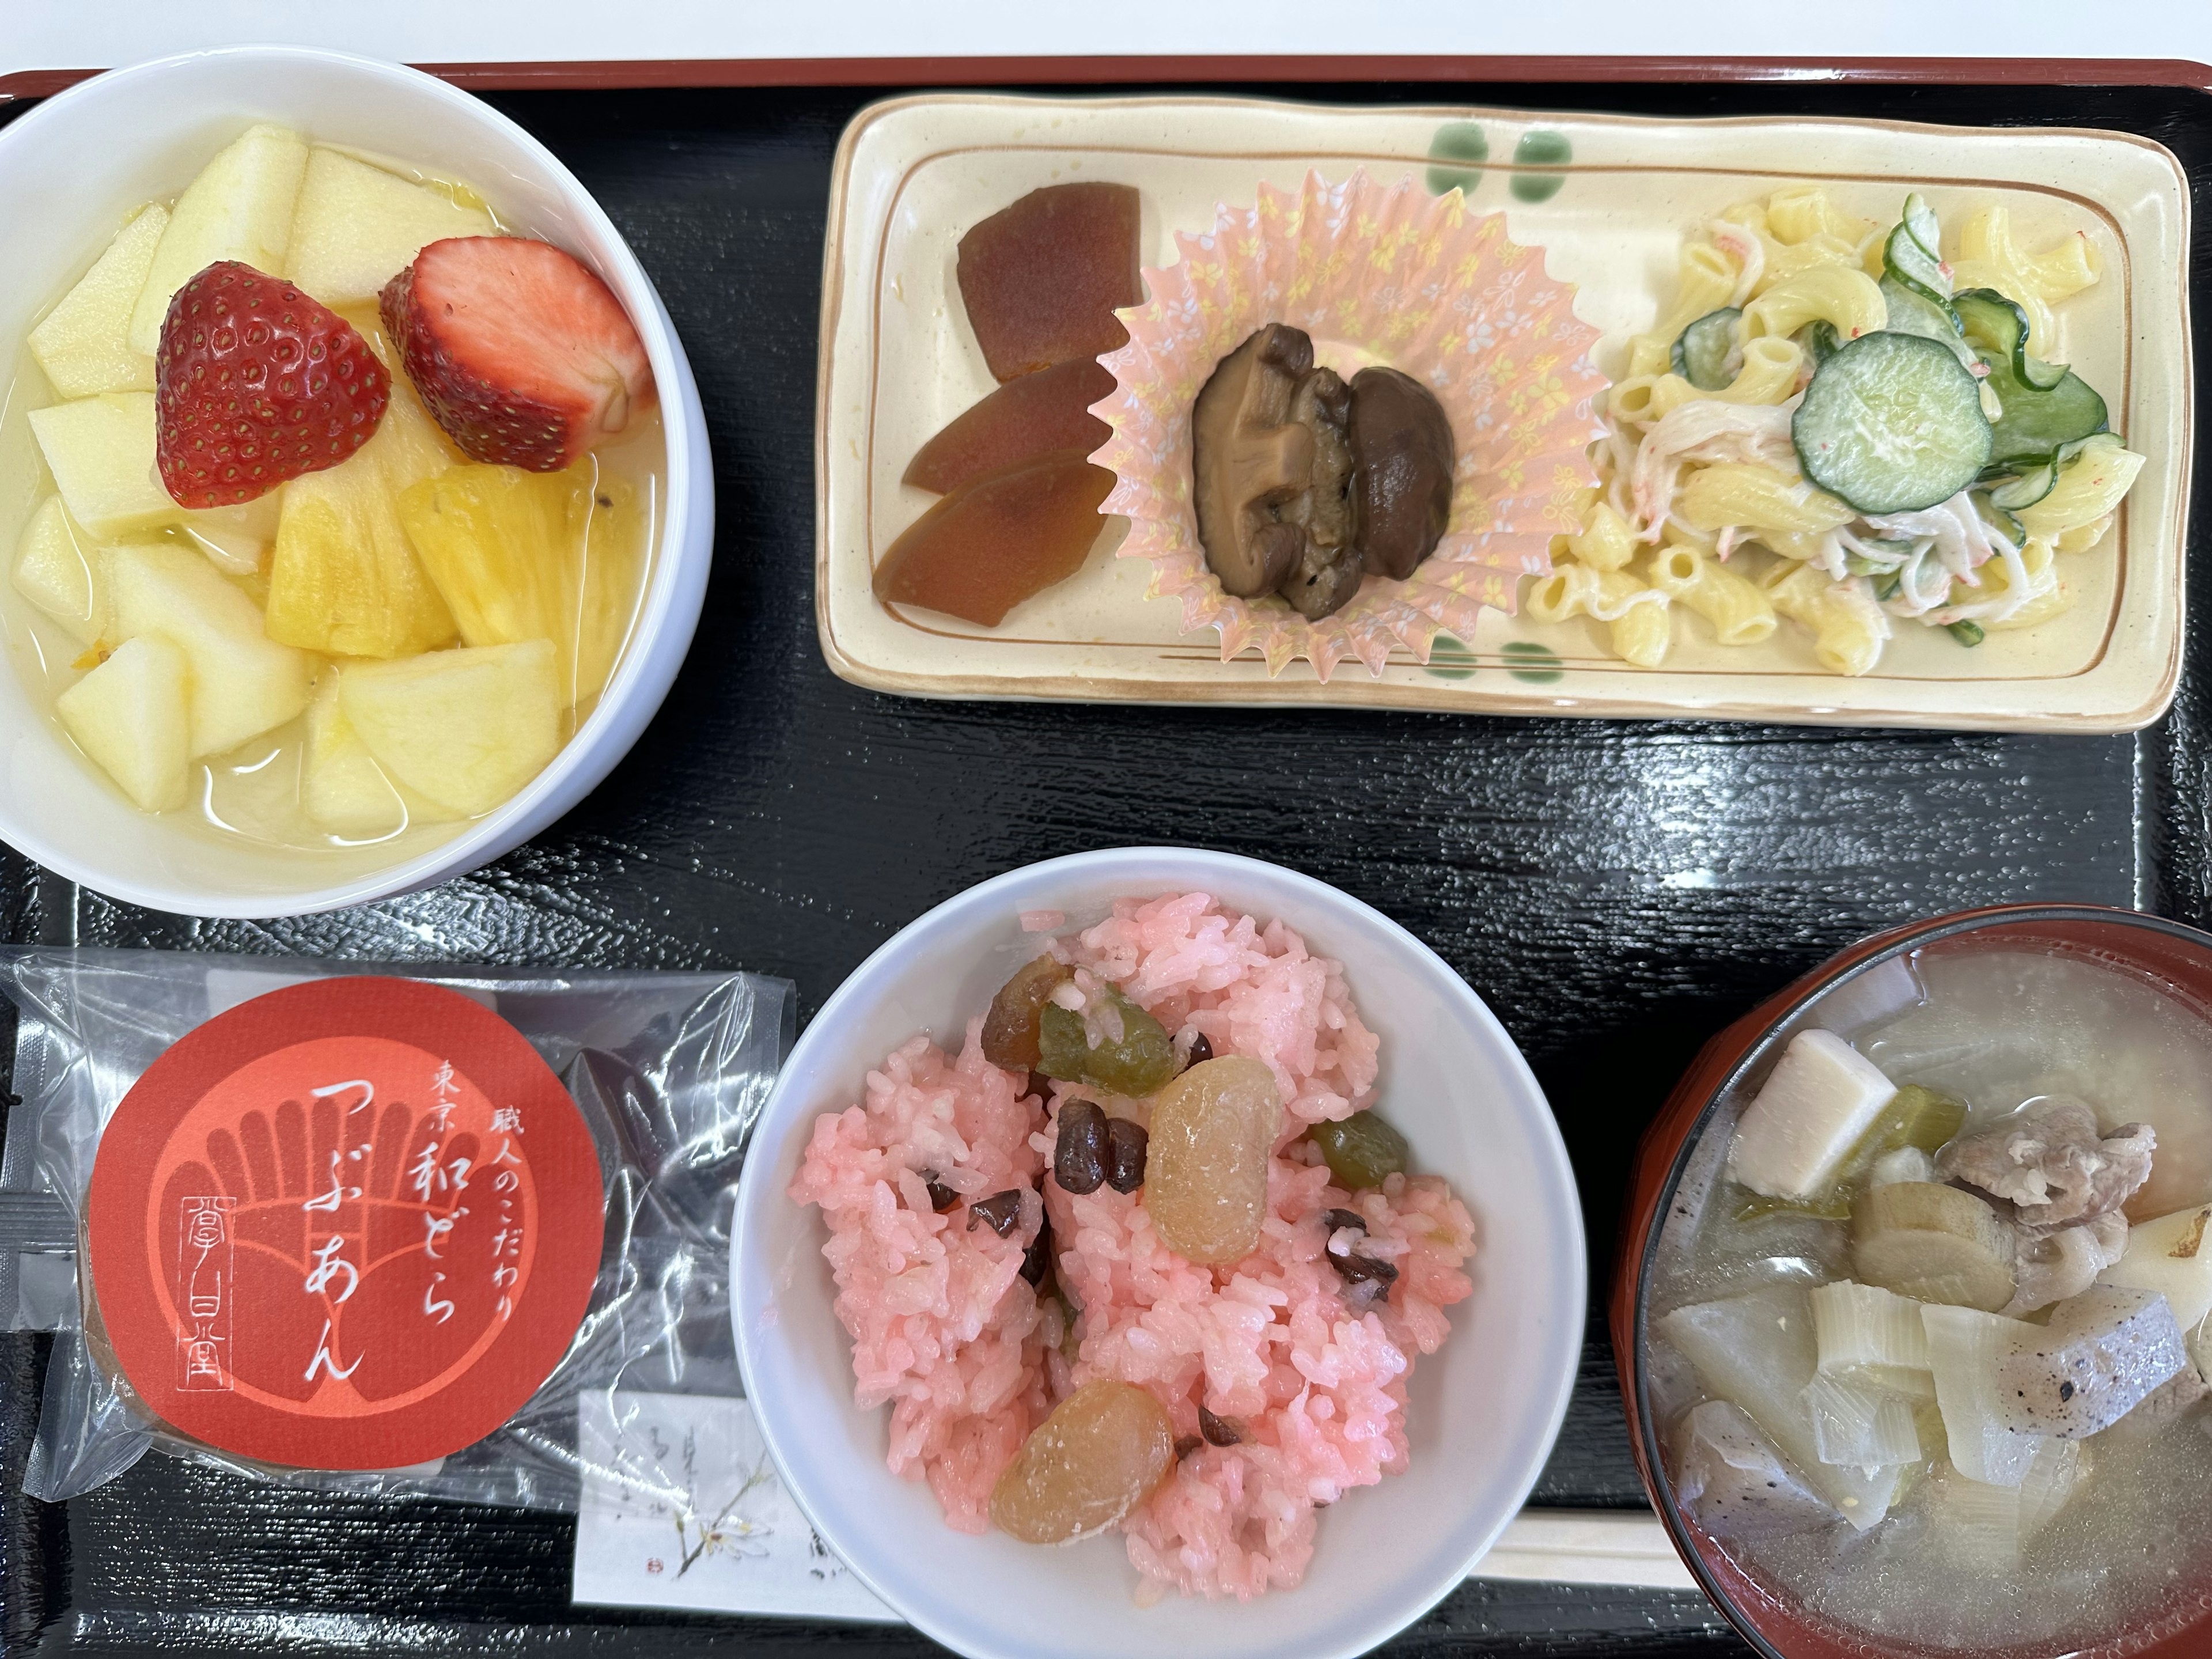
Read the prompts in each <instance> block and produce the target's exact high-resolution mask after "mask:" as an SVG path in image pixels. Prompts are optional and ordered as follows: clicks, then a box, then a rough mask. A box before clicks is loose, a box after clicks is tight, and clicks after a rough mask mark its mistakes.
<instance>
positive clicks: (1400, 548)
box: [1191, 323, 1452, 621]
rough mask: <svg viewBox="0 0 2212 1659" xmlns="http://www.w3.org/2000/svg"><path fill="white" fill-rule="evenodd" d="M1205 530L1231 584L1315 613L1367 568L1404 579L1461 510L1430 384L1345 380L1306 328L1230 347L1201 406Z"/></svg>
mask: <svg viewBox="0 0 2212 1659" xmlns="http://www.w3.org/2000/svg"><path fill="white" fill-rule="evenodd" d="M1191 472H1192V480H1193V483H1194V486H1195V489H1194V496H1195V503H1196V507H1197V515H1198V533H1199V541H1200V544H1201V545H1202V546H1203V547H1204V549H1205V550H1206V563H1207V565H1208V567H1209V568H1211V569H1212V571H1213V573H1214V574H1215V575H1216V576H1217V577H1218V578H1219V579H1220V581H1221V586H1222V587H1223V589H1224V590H1225V592H1229V593H1231V594H1233V595H1235V596H1236V597H1237V598H1240V599H1252V598H1256V597H1258V596H1259V595H1261V594H1263V593H1270V592H1279V593H1281V594H1282V596H1283V597H1284V598H1285V599H1286V600H1288V601H1289V602H1290V604H1291V606H1292V607H1293V608H1294V609H1296V610H1297V611H1298V613H1299V614H1300V615H1302V616H1304V617H1309V618H1310V619H1313V620H1316V621H1317V620H1319V619H1320V618H1321V617H1326V616H1328V615H1329V614H1331V613H1332V612H1334V611H1337V610H1339V609H1340V608H1341V607H1342V606H1343V605H1345V604H1346V602H1347V601H1349V600H1350V599H1351V598H1352V595H1353V594H1354V593H1356V592H1358V591H1359V585H1360V582H1361V580H1362V579H1363V578H1364V576H1365V575H1366V574H1367V573H1368V572H1370V571H1373V572H1375V573H1376V574H1381V575H1385V576H1389V577H1391V578H1393V579H1396V580H1402V579H1403V578H1405V577H1407V576H1409V575H1411V574H1413V568H1414V567H1415V566H1416V565H1418V564H1419V562H1421V561H1422V560H1423V559H1425V558H1426V557H1427V556H1429V554H1430V553H1431V552H1432V551H1434V550H1435V548H1436V545H1437V542H1438V540H1440V539H1441V538H1442V537H1443V532H1444V526H1445V524H1446V521H1447V520H1448V519H1449V514H1450V510H1451V484H1452V435H1451V424H1450V422H1449V420H1447V419H1446V417H1445V416H1444V412H1443V405H1442V404H1438V403H1437V399H1436V398H1435V397H1434V395H1432V394H1431V392H1429V390H1428V388H1427V387H1425V386H1423V385H1421V383H1420V382H1419V381H1418V380H1414V379H1413V377H1412V376H1410V375H1407V374H1401V373H1400V372H1399V371H1397V370H1396V369H1393V368H1364V369H1362V370H1361V371H1360V372H1359V373H1358V374H1356V375H1354V376H1353V377H1352V381H1351V383H1350V385H1349V386H1347V385H1346V383H1345V381H1344V380H1342V379H1341V378H1340V377H1339V376H1338V375H1337V374H1335V373H1334V372H1333V371H1332V370H1329V369H1327V368H1316V366H1315V364H1314V360H1313V341H1312V340H1311V338H1310V337H1308V336H1307V335H1306V334H1305V332H1304V331H1302V330H1299V329H1296V328H1292V327H1290V326H1289V325H1286V324H1282V323H1270V324H1268V325H1267V326H1266V327H1264V328H1261V329H1260V330H1258V331H1255V332H1254V333H1253V334H1252V335H1251V336H1250V337H1249V338H1247V339H1246V340H1245V341H1244V342H1243V344H1241V345H1239V346H1238V347H1237V349H1236V350H1234V351H1232V352H1231V353H1230V354H1229V356H1226V357H1225V358H1223V359H1222V360H1221V362H1219V364H1218V365H1217V366H1216V367H1215V369H1214V372H1213V374H1212V377H1211V378H1209V379H1208V380H1207V381H1206V385H1205V386H1204V387H1202V388H1201V389H1200V392H1199V395H1198V400H1197V403H1196V404H1195V405H1194V408H1193V410H1192V414H1191Z"/></svg>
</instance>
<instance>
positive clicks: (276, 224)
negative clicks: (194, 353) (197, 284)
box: [130, 125, 307, 357]
mask: <svg viewBox="0 0 2212 1659" xmlns="http://www.w3.org/2000/svg"><path fill="white" fill-rule="evenodd" d="M306 172H307V140H306V139H304V138H302V137H300V135H299V134H298V133H296V132H294V131H290V130H289V128H285V127H272V126H265V125H264V126H254V127H248V128H247V129H246V131H244V132H243V133H241V134H240V135H239V137H238V138H237V139H236V140H235V141H234V143H232V144H231V145H230V147H229V148H228V149H225V150H224V151H222V154H220V155H217V156H216V158H215V160H213V161H210V162H209V163H208V164H207V166H205V167H203V168H201V169H200V173H199V176H198V177H197V179H193V180H192V181H191V184H189V185H185V193H184V194H183V195H182V196H179V197H177V204H176V206H175V207H173V208H172V209H171V210H169V223H168V228H167V229H166V230H164V231H163V232H162V233H161V246H159V247H157V248H155V251H154V265H153V269H152V270H149V271H148V272H147V274H146V285H145V287H144V288H143V289H140V290H139V294H138V302H137V305H136V306H135V307H132V309H131V336H130V338H131V349H132V350H133V351H143V352H144V353H145V354H146V355H147V356H149V357H150V356H153V354H154V351H155V348H156V347H158V346H159V345H160V344H161V323H162V319H165V318H166V317H167V316H168V314H169V301H170V300H171V299H173V297H175V295H176V292H177V290H178V289H180V288H182V287H183V286H184V285H185V283H188V282H190V281H191V279H192V278H193V277H195V276H198V275H199V274H200V272H202V271H203V270H206V269H207V268H208V267H209V266H210V265H211V264H215V263H216V260H218V259H240V260H243V261H244V262H245V263H246V264H249V265H252V267H253V268H254V269H255V270H258V271H263V272H265V273H266V274H267V275H269V276H280V275H282V274H283V270H284V252H285V246H286V244H287V243H288V242H289V241H290V240H291V236H292V207H293V204H294V203H295V201H296V200H297V199H298V197H299V194H300V179H301V175H302V174H304V173H306Z"/></svg>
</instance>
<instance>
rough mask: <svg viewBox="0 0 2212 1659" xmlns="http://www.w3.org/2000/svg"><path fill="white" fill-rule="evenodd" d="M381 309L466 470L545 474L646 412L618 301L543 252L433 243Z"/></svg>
mask: <svg viewBox="0 0 2212 1659" xmlns="http://www.w3.org/2000/svg"><path fill="white" fill-rule="evenodd" d="M382 303H383V311H384V326H385V327H386V329H387V330H389V331H391V334H392V340H393V342H394V343H396V344H397V345H398V348H399V360H400V362H402V363H404V365H405V366H406V368H407V374H408V378H409V379H410V380H413V381H414V382H415V389H416V391H417V392H421V393H422V401H423V403H424V404H428V407H429V410H430V413H431V414H432V415H433V416H435V417H436V419H437V422H438V424H439V425H440V426H441V427H443V428H445V429H446V434H447V436H448V437H450V438H452V439H453V441H454V442H455V443H456V444H458V445H459V446H460V447H461V450H462V452H463V453H465V454H466V455H468V456H469V457H470V459H472V460H478V461H489V462H491V463H493V464H495V465H507V466H520V467H525V468H527V469H528V470H529V471H532V472H556V471H559V470H560V469H561V468H562V467H564V466H567V465H568V464H569V463H570V462H571V461H574V459H577V457H579V456H580V455H581V454H582V453H584V452H585V451H586V450H587V449H589V448H590V447H592V445H593V444H594V443H596V442H598V441H599V439H600V438H601V437H602V436H603V435H605V434H608V433H611V432H619V431H621V430H622V429H623V427H624V426H626V425H627V424H629V416H630V412H631V410H640V409H645V408H647V407H649V406H650V405H651V404H652V402H653V366H652V365H651V364H650V363H649V362H647V360H646V356H645V345H644V343H643V342H642V341H641V340H640V339H639V338H638V337H637V331H636V330H635V328H633V327H631V326H630V320H629V315H628V313H625V312H624V311H623V308H622V301H619V300H617V299H616V298H615V296H614V294H613V292H612V291H611V289H609V288H608V287H607V285H606V284H605V283H603V282H601V281H600V280H599V278H598V277H597V276H593V275H592V272H591V271H589V270H586V269H585V267H584V266H583V265H582V264H580V263H579V262H578V261H577V260H576V259H575V258H574V257H573V256H571V255H569V254H567V253H563V252H562V251H561V250H560V249H559V248H557V247H555V246H552V244H550V242H533V241H529V240H525V239H524V238H522V237H519V236H456V237H451V238H449V239H447V240H445V241H442V242H433V243H431V244H430V245H429V246H428V247H426V248H424V249H423V250H422V252H420V253H418V254H416V256H415V263H414V264H411V265H410V266H408V267H407V269H406V270H403V271H401V272H400V273H399V274H398V276H395V277H393V278H392V281H391V282H390V283H388V284H387V285H386V288H385V290H384V294H383V296H382Z"/></svg>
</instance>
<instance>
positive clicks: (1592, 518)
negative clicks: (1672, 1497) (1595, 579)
mask: <svg viewBox="0 0 2212 1659" xmlns="http://www.w3.org/2000/svg"><path fill="white" fill-rule="evenodd" d="M1567 550H1568V551H1569V552H1570V553H1571V554H1573V555H1574V556H1575V557H1576V558H1577V559H1579V560H1581V561H1582V562H1583V563H1584V564H1586V565H1588V566H1589V568H1591V569H1593V570H1620V569H1624V568H1626V566H1627V564H1628V562H1629V561H1630V560H1631V559H1632V558H1634V557H1635V556H1636V532H1634V531H1632V530H1631V529H1630V528H1629V527H1628V520H1626V519H1624V518H1622V517H1621V516H1620V513H1616V512H1614V511H1613V504H1612V503H1611V502H1609V501H1600V502H1599V503H1598V504H1597V505H1596V506H1595V507H1592V508H1591V509H1590V510H1589V517H1588V518H1586V519H1584V520H1583V528H1582V532H1581V533H1580V534H1579V535H1574V536H1570V537H1568V538H1567Z"/></svg>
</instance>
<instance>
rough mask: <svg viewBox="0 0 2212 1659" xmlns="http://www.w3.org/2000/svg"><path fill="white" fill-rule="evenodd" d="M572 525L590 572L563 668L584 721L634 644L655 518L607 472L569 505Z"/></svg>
mask: <svg viewBox="0 0 2212 1659" xmlns="http://www.w3.org/2000/svg"><path fill="white" fill-rule="evenodd" d="M569 520H570V523H571V525H572V526H575V525H577V523H578V520H581V525H580V531H579V532H578V539H579V541H580V544H581V545H582V547H583V550H584V568H583V571H582V573H581V575H580V579H579V580H578V581H577V583H576V585H575V588H574V599H572V601H571V611H572V615H573V616H574V627H575V633H574V641H575V651H574V657H573V659H571V660H570V661H568V663H566V664H564V665H563V671H564V672H565V673H566V674H567V675H568V681H567V684H568V696H569V702H571V703H572V704H573V705H574V707H575V709H576V712H577V716H578V718H579V719H581V717H582V716H583V714H585V713H586V711H587V710H588V708H589V707H590V705H591V704H592V702H595V701H596V700H597V699H598V697H599V693H600V692H602V691H604V690H606V685H607V682H608V680H610V679H611V678H613V676H614V671H615V662H616V660H617V659H618V658H619V657H620V656H621V655H622V653H623V647H624V646H625V645H627V644H629V635H630V629H632V628H633V627H634V626H635V625H636V623H637V612H638V606H639V604H640V603H641V601H642V600H643V599H644V597H645V570H646V552H647V549H646V541H647V533H648V531H649V529H650V527H651V514H650V513H649V512H648V511H647V509H646V507H645V506H644V505H643V504H642V503H641V502H640V501H639V500H638V492H637V489H636V487H635V485H633V484H631V483H629V480H627V479H625V478H611V477H607V476H606V475H605V474H604V473H602V474H601V475H600V477H599V482H598V483H597V484H596V485H595V486H593V487H592V489H587V490H584V491H581V492H580V493H579V494H578V495H576V496H575V497H574V499H573V500H572V501H570V503H569Z"/></svg>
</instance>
